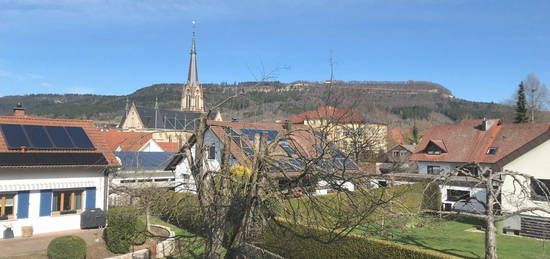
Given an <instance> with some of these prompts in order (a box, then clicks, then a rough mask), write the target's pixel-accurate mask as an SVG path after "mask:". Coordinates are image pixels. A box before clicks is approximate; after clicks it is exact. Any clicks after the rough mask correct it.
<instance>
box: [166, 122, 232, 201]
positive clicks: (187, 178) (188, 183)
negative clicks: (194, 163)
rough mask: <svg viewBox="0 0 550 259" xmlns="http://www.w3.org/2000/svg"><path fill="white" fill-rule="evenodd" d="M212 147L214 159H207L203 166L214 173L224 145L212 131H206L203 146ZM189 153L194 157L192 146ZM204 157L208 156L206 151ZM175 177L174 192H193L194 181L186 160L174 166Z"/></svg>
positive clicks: (217, 168) (219, 162)
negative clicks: (213, 148) (214, 150)
mask: <svg viewBox="0 0 550 259" xmlns="http://www.w3.org/2000/svg"><path fill="white" fill-rule="evenodd" d="M212 145H213V146H214V147H215V148H216V159H207V161H206V164H205V166H206V167H207V168H208V169H209V170H212V171H216V170H219V169H220V164H221V157H222V149H223V146H224V145H223V143H222V142H221V141H220V140H219V139H218V137H217V136H216V135H214V134H213V133H212V131H210V130H208V131H207V132H206V134H205V136H204V146H205V147H209V146H212ZM191 153H192V154H193V156H194V155H195V147H194V146H193V147H192V148H191ZM205 155H206V156H208V149H207V150H206V153H205ZM175 175H176V186H177V187H176V191H178V192H183V191H195V181H194V179H193V176H192V175H191V169H190V168H189V162H188V161H187V158H184V159H182V160H181V161H180V163H179V164H178V165H177V166H176V170H175Z"/></svg>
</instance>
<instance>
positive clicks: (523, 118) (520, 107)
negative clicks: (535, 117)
mask: <svg viewBox="0 0 550 259" xmlns="http://www.w3.org/2000/svg"><path fill="white" fill-rule="evenodd" d="M528 121H529V118H528V116H527V103H526V101H525V87H524V86H523V82H521V83H520V84H519V89H518V100H517V103H516V117H515V118H514V123H527V122H528Z"/></svg>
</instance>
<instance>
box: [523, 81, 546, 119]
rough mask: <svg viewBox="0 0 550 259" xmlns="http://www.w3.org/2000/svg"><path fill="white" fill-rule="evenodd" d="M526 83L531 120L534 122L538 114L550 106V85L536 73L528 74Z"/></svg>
mask: <svg viewBox="0 0 550 259" xmlns="http://www.w3.org/2000/svg"><path fill="white" fill-rule="evenodd" d="M524 85H525V95H526V99H527V105H528V109H529V121H530V122H531V123H533V122H535V121H536V120H537V119H538V118H537V114H538V113H539V112H540V111H543V110H545V109H546V108H547V107H548V104H549V101H550V92H549V91H548V87H547V86H546V85H545V84H543V83H542V82H541V81H540V80H539V79H538V77H537V76H536V75H535V74H534V73H531V74H529V75H527V77H526V78H525V80H524Z"/></svg>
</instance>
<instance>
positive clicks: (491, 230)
mask: <svg viewBox="0 0 550 259" xmlns="http://www.w3.org/2000/svg"><path fill="white" fill-rule="evenodd" d="M485 190H486V193H487V194H486V196H485V197H486V199H487V203H486V206H487V207H486V212H485V216H486V218H485V225H486V227H485V259H496V258H497V236H496V235H497V234H496V233H497V230H496V227H495V215H494V212H495V211H494V209H495V207H494V206H495V199H494V197H495V196H494V195H493V194H494V191H495V189H494V188H493V177H492V176H489V177H487V178H486V182H485Z"/></svg>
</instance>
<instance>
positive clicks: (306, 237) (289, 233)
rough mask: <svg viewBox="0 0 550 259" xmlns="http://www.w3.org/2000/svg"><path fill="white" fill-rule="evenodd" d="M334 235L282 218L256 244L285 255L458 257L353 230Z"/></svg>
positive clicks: (450, 258) (312, 256)
mask: <svg viewBox="0 0 550 259" xmlns="http://www.w3.org/2000/svg"><path fill="white" fill-rule="evenodd" d="M331 236H332V233H331V232H329V231H326V230H322V229H317V228H312V227H306V226H302V225H291V224H289V223H286V222H279V224H277V225H274V226H273V227H272V228H271V230H270V231H266V232H265V233H264V234H263V235H262V236H261V237H260V238H259V239H258V241H257V242H256V243H255V245H257V246H259V247H262V248H264V249H266V250H269V251H271V252H273V253H276V254H279V255H281V256H283V257H285V258H374V259H376V258H384V259H387V258H402V259H452V258H457V257H453V256H450V255H446V254H442V253H439V252H435V251H431V250H425V249H420V248H417V247H413V246H407V245H401V244H397V243H393V242H389V241H384V240H378V239H371V238H365V237H362V236H358V235H355V234H349V235H347V236H345V237H343V238H339V239H336V240H334V241H330V242H329V241H328V238H330V237H331ZM313 237H315V238H313Z"/></svg>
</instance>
